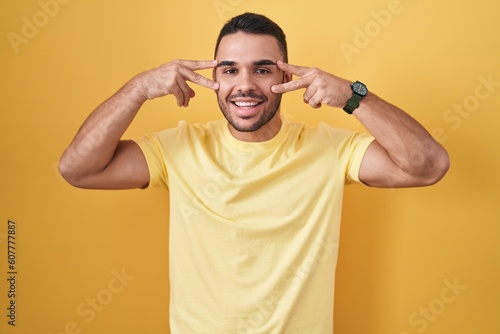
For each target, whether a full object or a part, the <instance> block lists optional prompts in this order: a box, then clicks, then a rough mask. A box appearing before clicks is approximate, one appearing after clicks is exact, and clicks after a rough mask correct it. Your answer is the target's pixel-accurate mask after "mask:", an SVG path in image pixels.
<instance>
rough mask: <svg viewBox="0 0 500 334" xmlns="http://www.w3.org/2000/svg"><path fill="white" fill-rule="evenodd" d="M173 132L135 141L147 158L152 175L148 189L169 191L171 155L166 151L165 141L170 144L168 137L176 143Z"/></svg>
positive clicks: (149, 134) (154, 134)
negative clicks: (168, 161) (156, 188)
mask: <svg viewBox="0 0 500 334" xmlns="http://www.w3.org/2000/svg"><path fill="white" fill-rule="evenodd" d="M173 132H174V131H173V130H165V131H163V132H161V133H158V134H156V133H148V134H146V135H144V136H143V137H141V138H138V139H135V140H134V141H135V142H136V143H137V145H139V147H140V149H141V150H142V153H143V154H144V157H145V158H146V162H147V165H148V169H149V175H150V178H149V185H148V188H153V187H161V188H164V189H168V173H167V160H168V157H169V155H170V154H169V153H168V151H167V150H166V147H165V145H164V143H163V140H167V142H168V137H173V138H172V139H173V140H172V142H174V141H175V139H174V138H175V133H173ZM165 137H167V138H165Z"/></svg>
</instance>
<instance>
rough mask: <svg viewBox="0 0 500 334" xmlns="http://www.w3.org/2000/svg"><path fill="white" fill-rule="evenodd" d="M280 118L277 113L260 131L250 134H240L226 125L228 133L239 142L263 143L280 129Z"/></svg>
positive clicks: (229, 125)
mask: <svg viewBox="0 0 500 334" xmlns="http://www.w3.org/2000/svg"><path fill="white" fill-rule="evenodd" d="M281 124H282V121H281V117H280V115H279V112H277V113H276V115H274V117H273V118H272V119H271V120H270V121H269V122H267V123H266V124H264V125H263V126H262V127H261V128H260V129H258V130H256V131H251V132H240V131H238V130H236V129H235V128H234V127H232V126H231V124H229V123H228V127H229V132H230V133H231V135H232V136H233V137H234V138H236V139H238V140H240V141H246V142H254V143H255V142H264V141H268V140H270V139H272V138H274V136H276V134H277V133H278V132H279V131H280V129H281Z"/></svg>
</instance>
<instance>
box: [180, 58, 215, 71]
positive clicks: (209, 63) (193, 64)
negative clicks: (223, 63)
mask: <svg viewBox="0 0 500 334" xmlns="http://www.w3.org/2000/svg"><path fill="white" fill-rule="evenodd" d="M180 63H181V65H182V66H184V67H186V68H188V69H190V70H191V71H198V70H205V69H209V68H215V67H216V66H217V64H218V61H217V60H180Z"/></svg>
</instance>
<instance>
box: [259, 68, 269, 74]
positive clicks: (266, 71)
mask: <svg viewBox="0 0 500 334" xmlns="http://www.w3.org/2000/svg"><path fill="white" fill-rule="evenodd" d="M255 72H257V73H258V74H268V73H271V71H269V70H268V69H267V68H258V69H256V70H255Z"/></svg>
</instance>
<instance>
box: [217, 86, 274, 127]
mask: <svg viewBox="0 0 500 334" xmlns="http://www.w3.org/2000/svg"><path fill="white" fill-rule="evenodd" d="M281 96H282V94H277V95H276V97H275V98H273V99H272V100H271V103H270V104H269V105H268V106H267V107H266V108H265V109H264V111H263V112H262V113H261V115H260V116H259V117H258V118H257V120H255V122H253V123H252V124H249V125H243V124H239V123H238V122H237V120H236V119H234V118H233V116H232V115H231V111H230V108H231V104H232V103H231V102H230V101H231V100H232V99H235V98H245V97H247V98H256V99H259V100H261V101H262V103H267V102H268V101H269V99H268V98H267V97H266V96H264V95H257V94H255V93H253V92H249V93H246V94H245V93H239V94H235V95H230V96H228V97H227V98H226V99H223V98H221V97H220V96H219V93H217V101H218V103H219V108H220V110H221V111H222V114H223V115H224V117H225V118H226V120H227V121H228V122H229V124H230V125H231V126H232V127H233V128H234V129H235V130H237V131H239V132H254V131H257V130H259V129H260V128H262V127H263V126H264V125H266V124H267V123H268V122H269V121H270V120H271V119H273V117H274V116H275V115H276V113H277V112H278V110H279V107H280V104H281Z"/></svg>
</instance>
